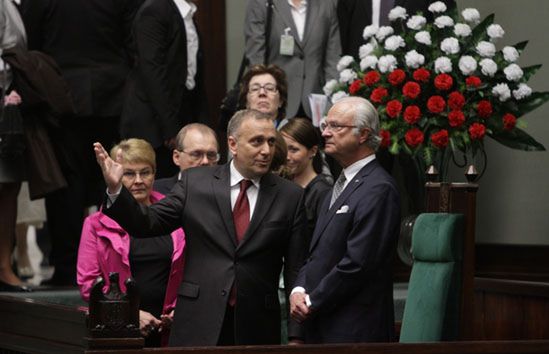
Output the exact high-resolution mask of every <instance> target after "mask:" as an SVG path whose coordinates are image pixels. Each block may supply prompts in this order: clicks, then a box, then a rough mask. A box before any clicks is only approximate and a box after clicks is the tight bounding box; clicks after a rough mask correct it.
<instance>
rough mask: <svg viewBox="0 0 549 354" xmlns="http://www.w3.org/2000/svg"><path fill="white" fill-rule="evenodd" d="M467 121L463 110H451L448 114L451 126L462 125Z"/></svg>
mask: <svg viewBox="0 0 549 354" xmlns="http://www.w3.org/2000/svg"><path fill="white" fill-rule="evenodd" d="M464 122H465V114H463V112H462V111H451V112H450V113H449V114H448V123H450V126H451V127H454V128H456V127H460V126H461V125H462V124H463V123H464Z"/></svg>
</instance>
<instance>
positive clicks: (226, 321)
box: [217, 305, 235, 346]
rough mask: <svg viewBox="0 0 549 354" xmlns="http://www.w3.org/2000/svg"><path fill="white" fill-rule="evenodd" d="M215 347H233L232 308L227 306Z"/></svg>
mask: <svg viewBox="0 0 549 354" xmlns="http://www.w3.org/2000/svg"><path fill="white" fill-rule="evenodd" d="M217 345H221V346H223V345H225V346H226V345H235V333H234V307H233V306H230V305H227V309H226V310H225V318H223V325H222V326H221V333H220V334H219V339H218V340H217Z"/></svg>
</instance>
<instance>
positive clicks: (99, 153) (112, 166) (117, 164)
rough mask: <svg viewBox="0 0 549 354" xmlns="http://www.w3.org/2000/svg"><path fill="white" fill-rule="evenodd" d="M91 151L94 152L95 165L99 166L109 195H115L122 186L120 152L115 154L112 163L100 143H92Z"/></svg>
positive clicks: (122, 171) (122, 172)
mask: <svg viewBox="0 0 549 354" xmlns="http://www.w3.org/2000/svg"><path fill="white" fill-rule="evenodd" d="M93 150H94V151H95V158H96V159H97V163H98V164H99V166H101V171H103V178H104V179H105V184H106V185H107V188H108V191H109V193H111V194H114V193H117V192H118V191H119V190H120V188H121V186H122V175H123V174H124V168H123V167H122V164H121V162H122V151H118V152H117V154H116V161H114V160H113V159H111V157H110V156H109V154H108V153H107V150H105V148H103V145H101V143H94V144H93Z"/></svg>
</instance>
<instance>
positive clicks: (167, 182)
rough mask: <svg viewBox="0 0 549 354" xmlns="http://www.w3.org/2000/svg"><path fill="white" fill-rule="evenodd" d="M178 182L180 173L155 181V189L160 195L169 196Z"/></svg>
mask: <svg viewBox="0 0 549 354" xmlns="http://www.w3.org/2000/svg"><path fill="white" fill-rule="evenodd" d="M178 180H179V172H178V173H176V174H175V175H173V176H171V177H166V178H160V179H157V180H155V181H154V186H153V189H154V190H155V191H157V192H159V193H162V194H164V195H168V194H169V193H170V192H171V190H172V188H173V186H175V184H176V183H177V181H178Z"/></svg>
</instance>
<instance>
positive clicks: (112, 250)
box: [76, 191, 185, 314]
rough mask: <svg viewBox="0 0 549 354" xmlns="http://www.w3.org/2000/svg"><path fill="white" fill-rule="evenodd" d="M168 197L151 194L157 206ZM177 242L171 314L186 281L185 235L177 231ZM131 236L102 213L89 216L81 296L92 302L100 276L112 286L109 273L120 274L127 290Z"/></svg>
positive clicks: (167, 301) (81, 256)
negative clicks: (158, 202)
mask: <svg viewBox="0 0 549 354" xmlns="http://www.w3.org/2000/svg"><path fill="white" fill-rule="evenodd" d="M162 198H164V196H163V195H162V194H160V193H158V192H154V191H153V192H152V193H151V202H153V203H155V202H157V201H159V200H160V199H162ZM171 236H172V240H173V254H172V265H171V269H170V277H169V279H168V285H167V288H166V296H165V298H164V305H163V307H162V313H163V314H168V313H170V312H171V310H173V309H174V308H175V302H176V300H177V289H178V287H179V284H180V283H181V279H182V278H183V259H184V257H183V250H184V248H185V233H184V232H183V229H177V230H175V231H174V232H172V234H171ZM129 253H130V237H129V235H128V233H127V232H126V231H124V229H122V227H121V226H120V225H118V223H117V222H116V221H114V220H113V219H111V218H109V217H108V216H106V215H104V214H103V213H101V212H100V211H98V212H96V213H94V214H92V215H90V216H88V217H87V218H86V220H85V221H84V226H83V228H82V237H81V238H80V247H79V248H78V262H77V265H76V271H77V275H76V281H77V283H78V286H79V288H80V295H81V296H82V298H83V299H84V300H85V301H89V298H90V291H91V288H92V286H93V283H94V282H95V279H96V278H97V277H98V276H102V277H103V278H104V279H105V281H106V285H105V287H104V288H103V291H106V290H107V289H108V287H109V273H110V272H118V273H119V279H120V289H121V290H122V291H124V292H125V291H126V287H125V285H124V282H125V281H126V279H128V278H129V277H131V269H130V261H129Z"/></svg>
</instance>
